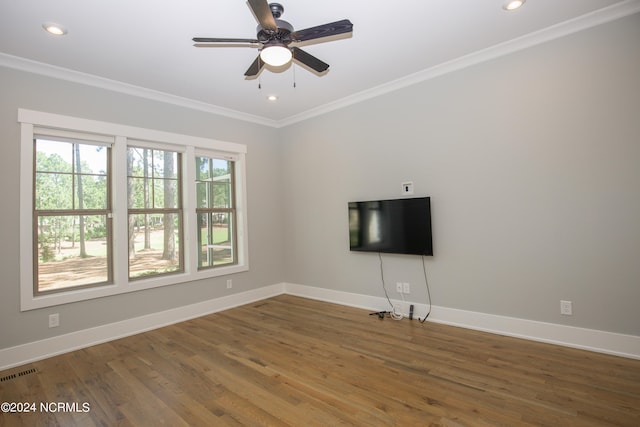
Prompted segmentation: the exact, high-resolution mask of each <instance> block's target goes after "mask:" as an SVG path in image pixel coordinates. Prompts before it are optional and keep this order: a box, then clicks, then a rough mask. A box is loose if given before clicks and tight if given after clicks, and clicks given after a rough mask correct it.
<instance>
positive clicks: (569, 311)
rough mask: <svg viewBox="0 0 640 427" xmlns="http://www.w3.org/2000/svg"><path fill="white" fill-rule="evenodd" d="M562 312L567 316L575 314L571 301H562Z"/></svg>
mask: <svg viewBox="0 0 640 427" xmlns="http://www.w3.org/2000/svg"><path fill="white" fill-rule="evenodd" d="M560 314H563V315H565V316H573V307H572V305H571V301H560Z"/></svg>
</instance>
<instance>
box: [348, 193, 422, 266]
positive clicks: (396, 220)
mask: <svg viewBox="0 0 640 427" xmlns="http://www.w3.org/2000/svg"><path fill="white" fill-rule="evenodd" d="M349 245H350V249H351V250H352V251H364V252H384V253H394V254H408V255H433V246H432V239H431V200H430V198H429V197H418V198H410V199H393V200H372V201H366V202H350V203H349Z"/></svg>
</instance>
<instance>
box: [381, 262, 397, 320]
mask: <svg viewBox="0 0 640 427" xmlns="http://www.w3.org/2000/svg"><path fill="white" fill-rule="evenodd" d="M378 258H379V259H380V279H381V280H382V290H384V295H385V296H386V297H387V301H389V305H390V306H391V310H393V309H394V308H393V304H391V299H390V298H389V294H388V293H387V287H386V286H385V285H384V270H383V269H382V254H381V253H380V252H378Z"/></svg>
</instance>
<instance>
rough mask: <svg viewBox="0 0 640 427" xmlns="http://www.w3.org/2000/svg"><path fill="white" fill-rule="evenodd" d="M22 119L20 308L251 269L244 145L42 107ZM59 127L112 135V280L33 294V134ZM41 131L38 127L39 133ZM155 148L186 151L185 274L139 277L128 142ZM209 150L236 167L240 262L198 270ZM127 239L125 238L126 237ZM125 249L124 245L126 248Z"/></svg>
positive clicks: (23, 114) (25, 113) (22, 111)
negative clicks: (204, 158)
mask: <svg viewBox="0 0 640 427" xmlns="http://www.w3.org/2000/svg"><path fill="white" fill-rule="evenodd" d="M18 122H20V125H21V128H20V132H21V134H20V139H21V140H20V146H21V148H20V310H21V311H27V310H33V309H38V308H44V307H50V306H54V305H59V304H67V303H70V302H76V301H84V300H89V299H93V298H101V297H105V296H110V295H117V294H122V293H127V292H134V291H140V290H143V289H150V288H156V287H159V286H168V285H175V284H179V283H184V282H190V281H194V280H200V279H207V278H211V277H217V276H223V275H227V274H234V273H239V272H242V271H247V270H249V238H248V232H247V231H248V229H247V208H246V207H247V185H246V153H247V147H246V145H243V144H237V143H233V142H226V141H218V140H214V139H209V138H202V137H195V136H189V135H181V134H176V133H170V132H164V131H157V130H153V129H145V128H138V127H133V126H127V125H120V124H115V123H108V122H102V121H96V120H88V119H80V118H75V117H69V116H63V115H58V114H52V113H45V112H40V111H32V110H26V109H18ZM43 128H44V129H56V132H58V133H61V134H64V132H65V131H68V132H76V133H77V132H81V133H82V132H84V133H87V134H92V135H108V136H112V137H113V141H114V143H113V171H112V174H113V183H112V186H113V188H112V191H113V194H112V195H113V214H114V215H113V216H114V219H113V227H114V242H113V245H114V249H119V250H114V259H113V263H114V265H113V268H114V284H112V285H106V286H99V287H92V288H84V289H70V290H69V291H63V292H57V293H52V294H46V295H39V296H34V295H33V260H32V257H33V229H32V221H31V219H32V215H33V138H34V130H36V129H37V130H39V131H40V132H41V131H42V130H43ZM37 133H39V132H37ZM140 141H145V145H147V144H149V145H150V146H155V147H167V146H171V147H173V148H174V149H177V150H178V151H181V152H183V153H184V154H183V156H182V167H183V171H184V172H183V182H182V186H183V187H182V190H183V192H182V194H183V198H184V199H183V212H184V213H183V221H184V230H185V236H184V243H183V245H182V246H183V251H184V262H185V266H184V267H185V271H184V273H177V274H172V275H166V276H160V277H154V278H148V279H143V280H140V279H137V280H133V281H129V278H128V262H129V260H128V252H127V250H126V248H127V238H126V236H127V235H128V223H127V197H126V191H127V190H126V189H127V173H126V156H127V153H126V151H127V143H130V144H131V145H139V143H140ZM196 152H197V153H203V154H207V155H209V156H212V157H216V156H222V157H224V156H226V158H229V159H233V160H234V161H235V167H236V195H237V200H236V207H237V218H238V219H237V221H238V223H237V225H238V227H237V245H238V263H237V264H235V265H230V266H224V267H219V268H212V269H205V270H200V271H199V270H198V259H197V248H196V247H195V244H194V242H196V241H197V240H196V237H197V234H196V233H197V230H196V228H195V227H194V226H193V223H194V221H195V196H196V193H195V176H196V172H195V155H196ZM123 239H124V240H125V241H124V242H123ZM123 247H124V248H125V250H122V248H123Z"/></svg>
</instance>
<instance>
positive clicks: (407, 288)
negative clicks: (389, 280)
mask: <svg viewBox="0 0 640 427" xmlns="http://www.w3.org/2000/svg"><path fill="white" fill-rule="evenodd" d="M402 293H404V294H410V293H411V285H410V284H408V283H403V284H402Z"/></svg>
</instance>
